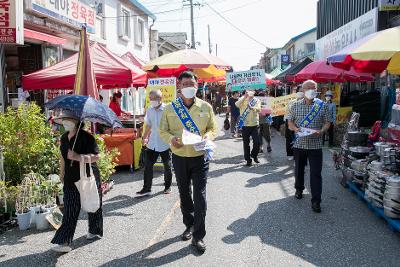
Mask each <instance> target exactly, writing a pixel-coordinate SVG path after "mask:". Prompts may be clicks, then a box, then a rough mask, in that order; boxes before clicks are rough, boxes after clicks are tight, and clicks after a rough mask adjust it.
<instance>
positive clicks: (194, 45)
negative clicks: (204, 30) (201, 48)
mask: <svg viewBox="0 0 400 267" xmlns="http://www.w3.org/2000/svg"><path fill="white" fill-rule="evenodd" d="M190 25H191V29H192V47H191V48H193V49H196V40H195V38H194V18H193V0H190Z"/></svg>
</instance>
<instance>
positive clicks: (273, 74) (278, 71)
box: [268, 67, 286, 79]
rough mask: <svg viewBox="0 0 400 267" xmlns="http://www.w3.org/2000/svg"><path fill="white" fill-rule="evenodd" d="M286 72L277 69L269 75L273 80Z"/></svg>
mask: <svg viewBox="0 0 400 267" xmlns="http://www.w3.org/2000/svg"><path fill="white" fill-rule="evenodd" d="M285 70H286V69H285ZM285 70H283V69H281V68H280V67H276V68H275V69H273V71H271V72H270V73H268V75H269V76H270V77H271V79H275V77H276V76H278V75H279V74H281V73H282V72H283V71H285Z"/></svg>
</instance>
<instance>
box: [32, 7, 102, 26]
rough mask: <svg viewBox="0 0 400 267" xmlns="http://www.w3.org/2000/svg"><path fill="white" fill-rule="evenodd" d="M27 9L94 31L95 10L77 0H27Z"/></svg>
mask: <svg viewBox="0 0 400 267" xmlns="http://www.w3.org/2000/svg"><path fill="white" fill-rule="evenodd" d="M27 2H29V5H28V4H27V9H28V10H32V11H34V12H37V13H40V14H42V15H45V16H48V17H51V18H53V19H55V20H57V21H60V22H63V23H65V24H68V25H72V26H74V27H76V28H81V27H82V25H83V24H86V27H87V31H88V32H89V33H95V21H96V10H95V9H94V8H92V7H90V6H88V5H86V4H84V3H83V2H80V1H78V0H28V1H27Z"/></svg>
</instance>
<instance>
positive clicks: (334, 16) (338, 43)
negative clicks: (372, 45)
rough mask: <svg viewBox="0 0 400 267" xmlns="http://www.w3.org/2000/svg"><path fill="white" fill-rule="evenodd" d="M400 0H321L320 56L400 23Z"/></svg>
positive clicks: (325, 55) (318, 36)
mask: <svg viewBox="0 0 400 267" xmlns="http://www.w3.org/2000/svg"><path fill="white" fill-rule="evenodd" d="M399 6H400V1H399V0H390V1H388V0H336V1H331V0H319V1H318V4H317V42H316V58H317V59H321V60H324V59H326V57H328V56H330V55H332V54H334V53H336V52H338V51H340V50H342V49H343V48H345V47H347V46H348V45H350V44H352V43H354V42H355V41H357V40H359V39H361V38H363V37H365V36H367V35H369V34H371V33H374V32H377V31H381V30H384V29H387V28H391V27H395V26H399V25H400V11H399Z"/></svg>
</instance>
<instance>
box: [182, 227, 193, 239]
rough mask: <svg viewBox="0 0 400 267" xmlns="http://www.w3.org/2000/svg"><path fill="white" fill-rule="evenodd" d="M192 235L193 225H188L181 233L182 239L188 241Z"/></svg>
mask: <svg viewBox="0 0 400 267" xmlns="http://www.w3.org/2000/svg"><path fill="white" fill-rule="evenodd" d="M192 235H193V227H188V228H186V230H185V231H184V232H183V234H182V240H183V241H188V240H190V239H191V238H192Z"/></svg>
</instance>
